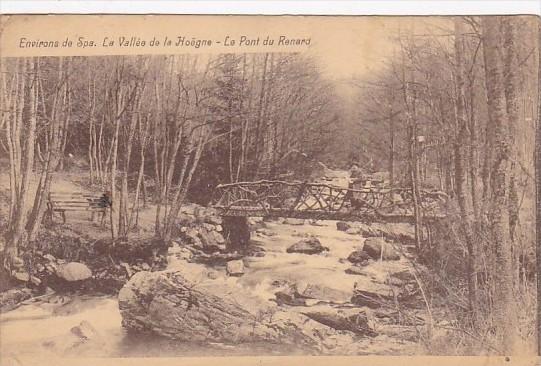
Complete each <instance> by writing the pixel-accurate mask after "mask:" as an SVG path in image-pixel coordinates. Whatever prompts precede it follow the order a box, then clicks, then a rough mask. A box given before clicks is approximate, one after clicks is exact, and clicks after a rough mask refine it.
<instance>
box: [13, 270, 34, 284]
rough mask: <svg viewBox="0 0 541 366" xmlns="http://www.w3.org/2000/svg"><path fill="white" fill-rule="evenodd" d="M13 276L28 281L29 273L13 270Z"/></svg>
mask: <svg viewBox="0 0 541 366" xmlns="http://www.w3.org/2000/svg"><path fill="white" fill-rule="evenodd" d="M13 278H15V279H16V280H18V281H22V282H28V281H30V275H29V274H28V273H26V272H15V273H14V274H13Z"/></svg>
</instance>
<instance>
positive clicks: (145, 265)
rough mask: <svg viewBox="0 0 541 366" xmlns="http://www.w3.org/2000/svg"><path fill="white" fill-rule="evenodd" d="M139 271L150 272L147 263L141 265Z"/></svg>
mask: <svg viewBox="0 0 541 366" xmlns="http://www.w3.org/2000/svg"><path fill="white" fill-rule="evenodd" d="M141 269H142V270H143V271H150V265H149V264H148V263H143V264H141Z"/></svg>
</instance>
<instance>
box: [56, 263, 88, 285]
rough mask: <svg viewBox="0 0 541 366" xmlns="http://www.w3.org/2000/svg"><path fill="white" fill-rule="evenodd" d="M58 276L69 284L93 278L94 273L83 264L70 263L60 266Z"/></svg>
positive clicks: (57, 271)
mask: <svg viewBox="0 0 541 366" xmlns="http://www.w3.org/2000/svg"><path fill="white" fill-rule="evenodd" d="M56 275H57V276H58V277H60V278H63V279H64V280H66V281H69V282H72V281H82V280H86V279H87V278H90V277H92V271H91V270H90V268H88V267H87V266H86V265H85V264H83V263H79V262H69V263H67V264H64V265H61V266H58V268H57V270H56Z"/></svg>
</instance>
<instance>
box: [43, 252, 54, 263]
mask: <svg viewBox="0 0 541 366" xmlns="http://www.w3.org/2000/svg"><path fill="white" fill-rule="evenodd" d="M43 258H45V259H47V260H48V261H49V262H54V261H56V258H55V257H54V256H53V255H51V254H45V255H44V256H43Z"/></svg>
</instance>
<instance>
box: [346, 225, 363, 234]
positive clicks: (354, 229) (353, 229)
mask: <svg viewBox="0 0 541 366" xmlns="http://www.w3.org/2000/svg"><path fill="white" fill-rule="evenodd" d="M360 233H361V229H359V228H358V227H350V228H349V229H347V230H346V234H349V235H358V234H360Z"/></svg>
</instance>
